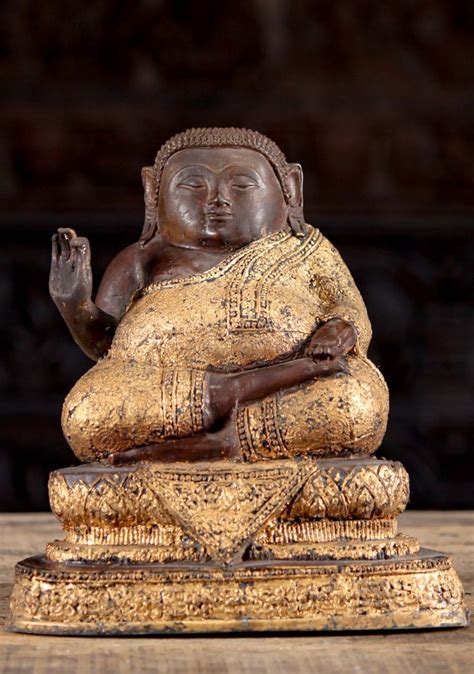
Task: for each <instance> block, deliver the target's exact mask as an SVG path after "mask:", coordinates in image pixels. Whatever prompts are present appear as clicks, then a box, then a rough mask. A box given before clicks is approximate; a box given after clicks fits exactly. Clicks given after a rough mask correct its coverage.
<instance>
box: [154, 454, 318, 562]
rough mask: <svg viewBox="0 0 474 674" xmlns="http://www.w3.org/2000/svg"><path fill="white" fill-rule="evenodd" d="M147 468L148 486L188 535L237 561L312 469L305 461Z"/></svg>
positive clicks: (220, 556)
mask: <svg viewBox="0 0 474 674" xmlns="http://www.w3.org/2000/svg"><path fill="white" fill-rule="evenodd" d="M147 469H148V475H147V478H148V480H147V481H148V484H149V486H150V487H151V488H152V489H153V490H154V492H155V494H156V495H157V497H158V498H159V499H160V501H161V502H162V503H163V505H164V506H165V508H166V509H167V510H168V511H169V513H170V514H171V515H173V516H174V517H175V518H176V520H177V521H178V522H179V523H180V525H181V527H182V528H183V529H184V530H185V531H186V533H187V534H188V535H190V536H191V537H192V538H194V539H196V540H197V541H199V542H200V543H202V544H203V545H204V546H205V548H206V550H207V551H208V553H209V554H211V555H212V557H213V558H214V559H217V560H219V561H221V562H225V563H230V562H231V561H233V560H235V559H240V557H241V555H242V553H243V551H244V550H245V548H246V546H247V544H248V542H249V541H250V540H251V538H252V537H253V536H254V535H255V533H256V532H257V531H258V530H259V529H260V528H261V527H262V526H263V525H264V524H265V522H266V521H267V520H268V519H269V518H270V517H271V516H272V515H278V514H280V512H282V510H283V509H284V507H285V506H286V505H288V503H289V501H290V499H291V498H292V497H293V496H294V494H295V493H296V492H297V491H298V490H299V489H300V487H301V485H302V483H303V481H304V480H306V479H307V478H308V476H309V474H310V473H311V472H312V471H314V470H315V465H314V463H313V464H311V463H310V462H308V463H307V462H305V461H300V462H296V461H291V460H290V461H272V462H271V463H270V462H268V463H267V462H265V463H264V462H262V463H258V464H256V463H254V464H236V463H228V462H226V463H219V464H218V465H217V464H215V463H213V464H210V463H208V464H205V465H203V464H195V465H194V466H193V467H192V468H191V467H190V466H184V465H183V464H182V463H181V464H174V465H168V466H166V467H164V466H159V467H155V466H154V467H153V474H151V471H150V467H149V466H148V467H147Z"/></svg>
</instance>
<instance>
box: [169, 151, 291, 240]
mask: <svg viewBox="0 0 474 674" xmlns="http://www.w3.org/2000/svg"><path fill="white" fill-rule="evenodd" d="M287 212H288V211H287V205H286V202H285V199H284V197H283V192H282V190H281V186H280V183H279V181H278V179H277V177H276V175H275V172H274V171H273V169H272V167H271V165H270V163H269V162H268V161H267V159H266V158H265V157H264V156H263V155H261V154H260V153H259V152H256V151H255V150H250V149H246V148H193V149H189V150H181V151H180V152H177V153H176V154H174V155H172V156H171V157H170V159H169V160H168V161H167V162H166V164H165V167H164V169H163V174H162V177H161V183H160V191H159V195H158V222H159V227H160V234H161V236H162V238H163V239H164V240H165V241H167V242H168V243H170V244H173V245H176V246H181V247H186V248H201V247H204V248H208V249H220V248H238V247H240V246H243V245H245V244H247V243H250V242H251V241H254V240H256V239H259V238H261V237H262V236H266V235H267V234H271V233H273V232H277V231H280V230H281V229H283V228H284V227H285V223H286V220H287Z"/></svg>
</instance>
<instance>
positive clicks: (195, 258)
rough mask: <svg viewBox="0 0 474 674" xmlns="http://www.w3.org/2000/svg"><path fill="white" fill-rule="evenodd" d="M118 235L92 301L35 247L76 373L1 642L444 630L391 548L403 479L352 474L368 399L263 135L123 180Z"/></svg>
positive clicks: (87, 274) (84, 277) (159, 163)
mask: <svg viewBox="0 0 474 674" xmlns="http://www.w3.org/2000/svg"><path fill="white" fill-rule="evenodd" d="M142 178H143V184H144V192H145V224H144V227H143V231H142V234H141V236H140V238H139V240H138V241H137V242H136V243H133V244H132V245H130V246H129V247H128V248H126V249H125V250H124V251H122V252H121V253H119V254H118V255H117V257H116V258H115V259H114V260H113V261H112V262H111V264H110V265H109V267H108V269H107V270H106V272H105V274H104V277H103V279H102V281H101V284H100V287H99V290H98V293H97V296H96V298H95V300H94V301H93V299H92V272H91V261H90V248H89V243H88V241H87V239H85V238H83V237H79V236H77V235H76V233H75V232H74V230H72V229H59V230H58V232H57V234H55V235H54V237H53V250H52V263H51V275H50V292H51V296H52V298H53V300H54V302H55V303H56V305H57V307H58V309H59V311H60V312H61V315H62V316H63V318H64V320H65V321H66V323H67V325H68V327H69V329H70V331H71V333H72V336H73V337H74V339H75V340H76V342H77V344H78V345H79V346H80V347H81V348H82V350H83V351H84V352H85V353H86V354H87V355H88V356H89V357H91V358H92V359H93V360H95V361H97V362H96V364H95V365H94V366H93V367H92V368H91V369H90V370H89V371H88V372H87V373H86V374H85V375H84V376H83V377H82V378H81V379H80V380H79V381H78V382H77V383H76V385H75V386H74V387H73V389H72V390H71V391H70V393H69V394H68V396H67V397H66V400H65V403H64V407H63V415H62V426H63V431H64V434H65V437H66V438H67V440H68V442H69V444H70V446H71V448H72V450H73V452H74V453H75V454H76V456H77V457H78V458H79V459H80V460H81V461H84V462H86V463H85V465H83V466H79V467H78V468H69V469H63V470H58V471H56V472H54V473H52V475H51V478H50V484H49V492H50V500H51V506H52V509H53V511H54V512H55V514H56V515H57V517H58V518H59V519H60V520H61V522H62V524H63V527H64V530H65V540H63V541H55V542H53V543H50V544H49V545H48V546H47V549H46V553H45V555H43V556H39V557H34V558H30V559H28V560H25V561H23V562H21V563H20V564H19V565H18V566H17V576H16V581H15V587H14V592H13V596H12V602H11V620H10V627H11V629H16V630H20V631H29V632H39V633H41V632H47V633H63V634H78V633H79V634H82V633H84V634H116V633H128V634H141V633H148V632H155V633H161V632H169V631H170V630H171V631H173V630H174V631H183V632H186V631H191V632H193V631H194V632H211V631H221V632H225V631H232V630H289V629H290V630H291V629H295V630H342V629H361V630H362V629H396V628H412V627H444V626H446V627H448V626H456V625H464V624H466V621H467V618H466V610H465V608H464V604H463V592H462V586H461V583H460V581H459V579H458V577H457V575H456V572H455V571H454V569H453V567H452V565H451V562H450V560H449V558H448V557H446V556H445V555H443V554H441V553H433V552H431V551H426V550H423V549H420V544H419V542H418V541H417V540H416V539H414V538H412V537H409V536H406V535H403V534H398V533H397V523H396V517H397V515H399V514H400V513H401V512H402V511H403V510H404V508H405V506H406V504H407V501H408V494H409V486H408V476H407V474H406V472H405V470H404V469H403V466H402V465H401V464H399V463H396V462H391V461H386V460H383V459H376V458H374V457H373V456H372V454H373V453H374V452H375V450H376V449H377V448H378V447H379V446H380V444H381V442H382V439H383V436H384V433H385V429H386V425H387V417H388V390H387V387H386V384H385V382H384V379H383V377H382V375H381V373H380V372H379V370H378V369H377V368H376V367H375V365H374V364H373V363H371V361H370V360H369V359H368V358H367V349H368V346H369V342H370V339H371V328H370V323H369V319H368V317H367V312H366V309H365V306H364V303H363V300H362V298H361V296H360V293H359V291H358V290H357V287H356V285H355V283H354V280H353V279H352V276H351V275H350V273H349V271H348V269H347V267H346V266H345V264H344V262H343V261H342V259H341V257H340V256H339V254H338V252H337V251H336V249H335V248H334V247H333V246H332V245H331V243H330V242H329V241H328V240H327V239H326V238H325V237H324V236H323V234H322V233H321V232H319V231H318V230H317V229H315V228H314V227H312V226H311V225H309V224H307V223H306V222H305V219H304V216H303V189H302V186H303V178H302V170H301V167H300V166H299V165H298V164H290V163H288V162H287V161H286V159H285V157H284V155H283V153H282V152H281V150H280V149H279V148H278V147H277V146H276V145H275V143H273V142H272V141H271V140H269V139H268V138H266V137H265V136H263V135H261V134H259V133H257V132H255V131H249V130H245V129H235V128H227V129H226V128H211V129H191V130H188V131H186V132H184V133H181V134H178V135H177V136H174V137H173V138H171V139H170V140H169V141H168V142H167V143H166V144H165V145H163V146H162V148H161V149H160V151H159V152H158V154H157V156H156V159H155V163H154V165H153V166H152V167H146V168H144V169H143V170H142Z"/></svg>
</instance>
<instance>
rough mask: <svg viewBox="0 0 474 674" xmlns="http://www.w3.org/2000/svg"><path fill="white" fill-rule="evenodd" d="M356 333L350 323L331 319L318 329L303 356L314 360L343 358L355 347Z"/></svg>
mask: <svg viewBox="0 0 474 674" xmlns="http://www.w3.org/2000/svg"><path fill="white" fill-rule="evenodd" d="M356 341H357V333H356V331H355V328H354V326H353V325H352V323H349V322H348V321H344V320H343V319H342V318H333V319H331V320H330V321H328V322H327V323H325V324H324V325H323V326H321V327H320V328H318V329H317V330H316V331H315V332H314V333H313V336H312V337H311V339H310V342H309V344H308V346H307V347H306V349H305V355H306V356H310V357H311V358H313V359H314V360H321V359H324V358H337V357H338V356H345V355H346V354H348V353H349V352H350V351H351V350H352V349H353V348H354V346H355V344H356Z"/></svg>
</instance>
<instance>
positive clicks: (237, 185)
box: [232, 181, 258, 190]
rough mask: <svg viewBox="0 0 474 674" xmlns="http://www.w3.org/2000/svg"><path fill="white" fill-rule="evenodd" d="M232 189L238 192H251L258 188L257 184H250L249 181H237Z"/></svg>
mask: <svg viewBox="0 0 474 674" xmlns="http://www.w3.org/2000/svg"><path fill="white" fill-rule="evenodd" d="M232 187H234V188H235V189H237V190H251V189H253V188H255V187H258V185H257V183H254V182H249V181H245V182H244V181H235V182H233V183H232Z"/></svg>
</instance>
